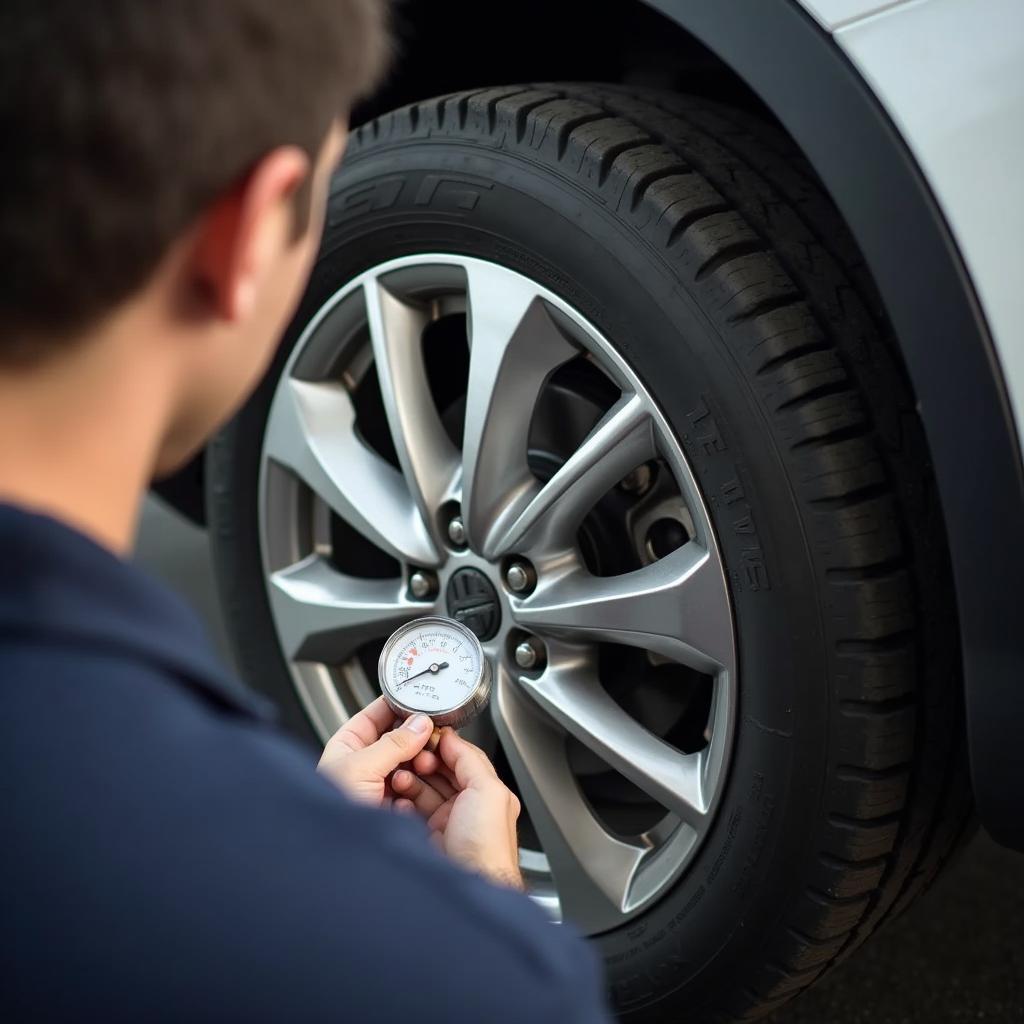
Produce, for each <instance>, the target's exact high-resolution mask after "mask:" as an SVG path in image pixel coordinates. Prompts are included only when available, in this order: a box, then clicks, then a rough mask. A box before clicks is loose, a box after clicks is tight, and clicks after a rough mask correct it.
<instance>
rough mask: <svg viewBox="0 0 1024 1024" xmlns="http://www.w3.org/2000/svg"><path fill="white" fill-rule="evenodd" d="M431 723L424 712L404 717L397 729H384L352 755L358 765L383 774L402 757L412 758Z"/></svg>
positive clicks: (375, 773) (400, 760) (399, 761)
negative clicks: (381, 734) (374, 739)
mask: <svg viewBox="0 0 1024 1024" xmlns="http://www.w3.org/2000/svg"><path fill="white" fill-rule="evenodd" d="M433 731H434V723H433V722H432V721H431V720H430V719H429V718H428V717H427V716H426V715H413V716H412V717H411V718H407V719H406V720H405V721H404V722H403V723H402V725H401V726H400V727H399V728H398V729H393V730H392V731H391V732H386V733H384V735H383V736H381V738H380V739H379V740H377V741H376V742H375V743H371V744H370V745H369V746H368V747H364V748H363V749H362V750H360V751H359V752H358V753H356V754H353V755H352V759H353V760H355V761H357V762H358V764H359V767H360V768H361V769H362V770H363V771H366V772H370V773H372V774H373V775H374V776H379V777H380V778H384V776H385V775H388V774H390V773H391V772H393V771H394V770H395V769H396V768H397V767H398V766H399V765H400V764H402V763H403V762H404V761H411V760H412V759H413V758H414V757H415V756H416V755H417V754H418V753H419V752H420V751H421V750H422V749H423V748H424V747H425V746H426V745H427V741H428V740H429V739H430V735H431V733H432V732H433Z"/></svg>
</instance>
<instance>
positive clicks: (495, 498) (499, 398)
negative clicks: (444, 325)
mask: <svg viewBox="0 0 1024 1024" xmlns="http://www.w3.org/2000/svg"><path fill="white" fill-rule="evenodd" d="M467 280H468V290H469V295H468V306H469V318H470V320H469V322H470V345H471V349H470V363H469V386H468V392H467V397H466V420H465V427H464V431H463V442H462V457H463V481H462V487H463V498H462V513H463V519H464V521H465V523H466V529H467V533H468V537H469V542H470V544H471V546H472V547H473V548H474V549H475V550H477V551H480V550H482V549H483V547H484V546H485V544H486V541H487V536H488V534H489V532H490V530H491V529H492V527H493V524H494V522H495V520H496V519H497V517H498V516H499V514H500V513H501V511H502V510H503V509H504V508H506V506H508V505H509V504H512V505H517V506H520V505H521V504H522V502H523V501H524V499H526V498H527V496H528V495H529V493H530V492H531V491H532V487H533V485H534V484H535V482H536V481H535V479H534V477H533V475H532V474H531V473H530V469H529V466H528V464H527V450H526V449H527V442H528V438H529V431H530V422H531V419H532V412H533V407H534V405H535V403H536V399H537V395H538V393H539V392H540V389H541V386H542V385H543V384H544V382H545V380H547V378H548V376H549V375H550V374H551V372H552V371H553V370H554V369H556V367H558V366H560V365H561V364H562V363H564V362H566V361H567V360H568V359H571V358H572V356H573V355H574V354H575V351H576V350H575V349H574V348H573V347H572V346H571V345H570V344H569V342H568V341H566V339H565V337H564V336H563V335H562V333H561V331H559V329H558V328H557V327H556V325H555V323H554V321H553V320H552V319H551V315H550V313H549V312H548V309H547V307H546V305H545V303H544V302H543V301H542V300H541V299H540V297H539V296H538V295H537V289H536V285H532V284H531V283H530V282H528V281H526V280H525V279H524V278H521V277H519V276H518V275H516V274H513V273H511V272H510V271H508V270H504V269H502V268H501V267H497V266H494V265H491V264H484V263H473V264H471V265H470V266H469V267H468V268H467Z"/></svg>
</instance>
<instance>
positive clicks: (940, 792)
mask: <svg viewBox="0 0 1024 1024" xmlns="http://www.w3.org/2000/svg"><path fill="white" fill-rule="evenodd" d="M422 252H446V253H458V254H462V255H464V256H467V257H479V258H484V259H488V260H492V261H495V262H497V263H500V264H501V265H503V266H506V267H508V268H510V269H512V270H515V271H517V272H518V273H520V274H522V275H525V276H527V277H530V278H531V279H533V280H536V281H539V282H540V283H542V284H543V285H544V286H545V287H546V288H548V289H550V290H551V291H552V292H554V293H557V294H558V295H559V296H561V297H562V298H563V299H565V300H566V301H567V302H570V303H571V304H572V305H573V307H574V308H576V309H578V310H580V311H581V312H582V313H583V314H584V315H585V316H586V317H587V318H588V319H589V320H590V321H591V322H593V323H594V324H596V325H597V326H598V328H599V329H600V330H601V331H602V332H603V334H604V336H605V337H607V338H608V339H610V340H611V342H612V343H613V344H614V345H615V346H616V348H617V349H618V351H619V352H620V353H621V355H622V357H623V358H624V359H625V360H626V361H627V362H628V363H629V365H630V366H631V367H632V368H633V369H634V370H635V372H636V374H637V375H638V377H639V378H640V379H641V380H642V381H643V382H644V384H645V385H646V387H647V388H648V389H649V391H650V393H651V394H652V395H653V396H654V399H655V400H656V402H657V404H658V406H659V407H660V409H661V411H662V412H663V414H664V416H665V418H666V420H667V421H668V423H669V424H670V425H671V427H672V429H673V430H674V431H675V434H676V436H677V437H678V439H679V440H680V442H681V445H682V448H683V450H684V451H685V454H686V456H687V458H688V460H689V463H690V465H691V467H692V469H693V472H694V474H695V477H696V480H697V482H698V484H699V487H700V490H701V493H702V495H703V498H704V501H705V503H706V506H707V509H708V514H709V516H710V520H711V522H712V524H713V527H714V531H715V534H716V537H717V542H718V545H719V546H720V549H721V554H722V560H723V565H724V569H725V575H726V580H727V584H728V591H729V597H730V600H731V604H732V608H733V614H734V619H735V622H734V625H735V635H736V642H737V647H738V653H739V670H738V703H737V709H736V717H735V725H734V735H733V739H732V752H731V759H730V765H729V776H728V784H727V786H726V787H725V791H724V794H723V795H722V798H721V802H720V805H719V806H718V809H717V812H716V815H715V819H714V822H713V824H712V826H711V829H710V832H709V834H708V835H707V837H706V839H705V841H704V842H703V843H702V845H701V847H700V849H699V850H698V852H697V853H696V854H695V855H694V858H693V860H692V861H691V862H690V863H689V865H688V867H687V869H686V871H685V873H684V874H683V875H682V877H681V878H679V880H678V881H677V882H675V884H674V885H673V887H672V888H671V889H670V891H668V892H666V893H665V894H664V895H663V896H662V897H661V898H660V899H659V900H658V901H657V902H656V903H655V904H654V905H653V906H651V907H649V908H648V909H646V910H645V911H644V912H643V913H642V914H639V915H638V916H635V917H634V918H632V919H631V920H629V921H628V922H625V923H624V924H623V925H622V927H620V928H616V929H613V930H611V931H606V932H604V933H601V934H598V935H595V936H594V937H593V941H594V943H595V944H596V946H597V947H598V949H599V950H600V952H601V954H602V955H603V956H604V958H605V962H606V965H607V974H608V983H609V988H610V992H611V995H612V999H613V1002H614V1005H615V1008H616V1010H617V1012H618V1013H619V1014H620V1015H621V1016H622V1018H623V1019H624V1020H631V1021H632V1020H637V1021H640V1020H658V1019H664V1018H665V1016H666V1015H667V1014H670V1013H672V1014H674V1013H678V1014H680V1015H685V1018H686V1019H687V1020H688V1021H693V1022H697V1021H721V1020H727V1019H728V1020H733V1019H743V1020H751V1019H754V1018H756V1017H758V1016H760V1015H762V1014H763V1013H765V1012H767V1011H769V1010H770V1009H772V1008H774V1007H777V1006H779V1005H781V1004H782V1003H785V1002H786V1001H788V1000H789V999H791V998H792V997H793V996H794V995H795V994H797V993H798V992H799V991H801V990H802V989H803V988H805V987H806V986H807V985H809V984H810V983H812V982H813V981H815V980H816V979H818V978H819V977H821V975H822V974H824V973H825V972H826V971H827V970H828V969H829V968H830V967H832V966H833V965H835V964H836V963H838V962H840V961H841V960H842V959H843V958H845V957H846V956H847V955H848V954H849V953H850V952H851V951H852V950H853V949H855V948H856V947H857V946H859V945H860V944H861V943H862V942H863V941H864V940H865V939H866V938H867V937H868V936H869V935H870V934H871V933H872V932H874V931H875V930H876V929H877V928H878V927H879V926H880V925H882V924H883V923H884V922H885V921H886V920H888V919H889V918H891V917H892V916H894V915H895V914H896V913H898V912H900V911H901V910H902V909H904V908H905V907H906V906H907V905H908V904H909V902H910V901H911V900H912V899H913V898H914V897H915V896H916V895H917V894H918V893H919V892H921V891H922V890H923V889H925V888H926V887H927V886H928V885H929V884H930V883H931V881H932V880H933V879H934V878H935V876H936V874H937V872H938V871H939V869H940V868H941V867H942V866H943V864H944V862H945V861H946V859H947V858H948V856H949V855H950V853H951V851H952V850H953V849H954V847H955V846H956V844H957V842H958V840H959V839H960V838H961V837H962V836H963V835H964V834H965V832H966V831H967V830H968V829H969V828H970V826H971V822H972V820H973V818H972V804H971V798H970V793H969V787H968V782H967V774H966V768H965V752H964V737H963V717H962V709H961V698H960V689H961V680H960V674H959V673H960V666H959V653H958V646H957V644H958V638H957V622H956V609H955V603H954V598H953V592H952V586H951V582H950V573H949V566H948V555H947V542H946V537H945V533H944V527H943V522H942V516H941V510H940V508H939V505H938V501H937V498H936V493H935V489H934V486H933V482H932V474H931V468H930V464H929V457H928V451H927V447H926V444H925V440H924V437H923V433H922V428H921V424H920V421H919V419H918V417H917V414H916V412H915V401H914V396H913V394H912V393H911V390H910V388H909V385H908V382H907V379H906V376H905V374H904V371H903V369H902V366H901V364H900V361H899V358H898V354H897V347H896V344H895V341H894V339H893V337H892V335H891V332H890V329H889V327H888V325H887V322H886V319H885V313H884V310H883V308H882V306H881V303H880V300H879V298H878V296H877V294H876V292H875V289H874V287H873V285H872V283H871V280H870V276H869V273H868V271H867V269H866V268H865V266H864V264H863V261H862V259H861V257H860V256H859V254H858V252H857V249H856V246H855V245H854V243H853V241H852V240H851V238H850V236H849V234H848V232H847V230H846V229H845V226H844V225H843V223H842V220H841V218H840V216H839V215H838V213H837V211H836V209H835V208H834V206H833V205H832V204H831V202H830V201H829V199H828V197H827V196H826V195H825V194H824V193H823V191H822V189H821V186H820V185H819V183H818V182H817V180H816V179H815V177H814V175H813V173H812V171H811V170H810V168H809V167H808V166H807V165H806V163H805V161H804V160H803V159H802V158H801V156H800V154H799V153H798V152H797V151H796V150H795V148H794V146H793V145H792V143H791V142H790V141H789V139H788V138H787V137H786V136H785V135H784V134H783V133H782V132H781V131H780V130H779V129H778V128H776V127H774V126H773V125H771V124H768V123H765V122H763V121H761V120H760V119H759V118H758V117H756V116H754V115H751V114H749V113H746V112H742V111H739V110H735V109H731V108H727V107H724V106H720V105H716V104H714V103H711V102H708V101H705V100H702V99H698V98H692V97H685V96H679V95H675V94H668V93H663V92H658V91H649V90H635V89H626V88H620V87H614V86H606V85H592V84H578V85H576V84H572V85H550V86H548V85H541V86H519V87H505V88H499V89H486V90H477V91H470V92H463V93H459V94H456V95H452V96H446V97H442V98H439V99H434V100H430V101H427V102H422V103H418V104H414V105H412V106H408V107H405V108H403V109H400V110H396V111H394V112H392V113H389V114H386V115H384V116H383V117H381V118H379V119H377V120H376V121H373V122H371V123H369V124H365V125H363V126H361V127H360V128H358V129H357V130H356V131H355V132H354V133H353V135H352V138H351V141H350V145H349V150H348V153H347V156H346V158H345V161H344V163H343V165H342V167H341V169H340V170H339V172H338V173H337V176H336V178H335V180H334V183H333V189H332V196H331V200H330V206H329V213H328V223H327V227H326V232H325V237H324V243H323V248H322V251H321V254H320V258H319V261H318V263H317V266H316V269H315V272H314V274H313V278H312V282H311V284H310V288H309V291H308V293H307V295H306V297H305V299H304V300H303V302H302V306H301V308H300V310H299V312H298V314H297V316H296V318H295V321H294V324H293V326H292V328H291V329H290V330H289V333H288V336H287V338H286V341H285V343H284V345H283V346H282V350H281V353H280V354H279V356H278V358H277V360H276V361H275V364H274V367H273V368H272V369H271V371H270V373H269V374H268V377H267V379H266V380H265V381H264V383H263V384H262V385H261V387H260V389H259V391H258V393H257V394H256V396H255V397H254V398H253V400H252V401H251V402H250V403H249V404H248V405H247V406H246V408H245V409H244V410H243V411H242V412H241V413H240V414H239V416H238V417H237V418H236V419H235V420H234V421H233V422H232V423H231V424H230V425H229V426H228V427H227V428H226V429H225V430H224V432H223V433H222V434H221V435H220V436H219V437H218V438H217V440H216V441H215V442H214V444H213V445H212V447H211V450H210V453H209V462H208V466H207V488H208V518H209V523H210V530H211V536H212V542H213V550H214V562H215V568H216V574H217V579H218V584H219V587H220V592H221V595H222V598H223V603H224V607H225V610H226V615H227V619H228V623H229V629H230V632H231V634H232V636H233V639H234V643H235V645H236V651H237V656H238V662H239V665H240V667H241V670H242V672H243V674H244V675H245V677H246V679H247V680H248V681H249V682H250V683H251V684H252V685H253V686H255V687H257V688H259V689H261V690H263V691H264V692H266V693H268V694H269V695H271V696H272V697H273V698H274V699H275V700H276V701H277V702H278V704H279V705H280V706H281V707H282V712H283V715H284V717H285V720H286V723H287V724H288V725H290V726H291V727H293V728H294V729H295V730H296V731H297V732H299V733H302V734H304V735H305V736H307V737H309V738H313V737H312V733H311V730H310V728H309V723H308V719H307V717H306V715H305V714H304V712H303V709H302V707H301V706H300V703H299V702H298V701H297V699H296V696H295V690H294V688H293V686H292V683H291V679H290V676H289V671H288V668H287V666H286V664H285V662H284V659H283V656H282V652H281V648H280V645H279V644H278V643H277V640H276V637H275V632H274V627H273V621H272V616H271V613H270V609H269V605H268V599H267V590H266V578H265V572H264V568H263V560H262V555H261V550H260V534H259V526H258V522H257V518H258V517H257V513H256V509H257V492H258V488H259V467H260V449H261V438H262V437H263V433H264V429H265V425H266V422H267V416H268V410H269V408H270V404H271V401H272V398H273V395H274V391H275V387H276V385H277V381H278V378H279V376H280V374H281V372H282V368H283V366H284V364H285V361H286V360H287V358H288V355H289V352H290V351H291V348H292V347H293V346H294V344H295V343H296V340H297V339H298V338H299V336H300V335H301V333H302V331H303V330H304V329H305V327H306V326H307V324H308V323H309V321H310V319H311V318H312V317H313V315H314V314H315V313H316V311H317V310H319V309H320V308H321V307H322V306H323V305H324V303H325V302H326V301H327V300H328V299H329V297H330V296H331V295H332V294H333V293H334V292H335V291H336V290H337V289H338V288H339V287H341V285H342V284H344V283H345V282H346V281H349V280H351V279H352V278H353V277H354V276H355V275H357V274H359V273H360V272H361V271H363V270H365V269H366V268H367V267H369V266H372V265H375V264H379V263H382V262H384V261H387V260H389V259H394V258H397V257H401V256H405V255H408V254H410V253H422ZM907 272H908V273H913V272H914V268H908V270H907Z"/></svg>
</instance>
